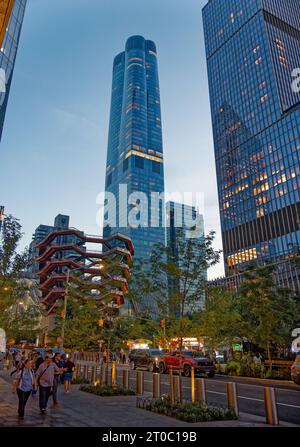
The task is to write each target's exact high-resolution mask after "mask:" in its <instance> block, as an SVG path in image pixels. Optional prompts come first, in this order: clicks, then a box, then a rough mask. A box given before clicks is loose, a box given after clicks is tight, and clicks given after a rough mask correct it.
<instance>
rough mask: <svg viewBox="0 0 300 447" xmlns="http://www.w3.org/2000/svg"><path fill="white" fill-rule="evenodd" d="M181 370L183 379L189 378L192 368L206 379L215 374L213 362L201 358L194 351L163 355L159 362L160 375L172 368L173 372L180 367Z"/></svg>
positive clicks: (201, 356) (200, 355) (199, 354)
mask: <svg viewBox="0 0 300 447" xmlns="http://www.w3.org/2000/svg"><path fill="white" fill-rule="evenodd" d="M180 358H181V367H182V368H183V370H182V374H183V375H184V376H185V377H190V376H191V370H192V368H194V371H195V375H196V374H206V375H208V377H214V376H215V373H216V367H215V362H214V361H213V360H211V359H209V358H206V357H203V354H201V353H199V352H194V351H183V352H182V353H180V352H179V351H174V352H172V353H170V354H167V355H164V356H162V357H161V358H160V361H159V371H160V373H162V374H163V373H167V372H168V371H169V369H170V367H171V366H172V367H173V368H174V370H176V369H178V368H179V367H180Z"/></svg>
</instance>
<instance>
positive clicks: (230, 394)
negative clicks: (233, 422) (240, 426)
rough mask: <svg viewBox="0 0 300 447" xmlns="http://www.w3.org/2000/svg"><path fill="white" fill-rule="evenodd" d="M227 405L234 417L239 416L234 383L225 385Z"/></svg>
mask: <svg viewBox="0 0 300 447" xmlns="http://www.w3.org/2000/svg"><path fill="white" fill-rule="evenodd" d="M227 403H228V408H229V409H230V410H233V411H234V412H235V414H236V416H238V415H239V406H238V399H237V386H236V383H233V382H228V383H227Z"/></svg>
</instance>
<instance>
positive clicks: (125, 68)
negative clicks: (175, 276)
mask: <svg viewBox="0 0 300 447" xmlns="http://www.w3.org/2000/svg"><path fill="white" fill-rule="evenodd" d="M105 192H106V208H105V214H104V235H105V236H108V235H109V234H111V233H115V232H120V233H123V234H127V235H128V236H130V237H131V238H132V240H133V243H134V246H135V257H136V258H145V257H148V256H149V254H150V253H151V250H152V249H153V246H154V245H155V244H156V243H164V240H165V236H164V226H163V206H164V204H163V200H158V201H153V200H152V201H151V193H152V192H155V193H159V194H161V193H163V192H164V166H163V143H162V124H161V107H160V91H159V80H158V64H157V51H156V46H155V44H154V42H152V41H151V40H145V39H144V38H143V37H141V36H132V37H130V38H129V39H128V40H127V42H126V49H125V52H122V53H120V54H118V55H117V56H116V57H115V59H114V64H113V81H112V97H111V112H110V126H109V138H108V150H107V166H106V184H105ZM109 193H111V194H114V197H115V200H116V201H115V203H114V202H113V200H110V199H109V196H110V195H109ZM114 217H115V219H114ZM111 219H112V220H111Z"/></svg>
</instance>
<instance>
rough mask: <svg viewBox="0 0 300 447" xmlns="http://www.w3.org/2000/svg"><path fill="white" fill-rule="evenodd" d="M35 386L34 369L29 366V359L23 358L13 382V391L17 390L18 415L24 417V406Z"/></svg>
mask: <svg viewBox="0 0 300 447" xmlns="http://www.w3.org/2000/svg"><path fill="white" fill-rule="evenodd" d="M35 388H36V382H35V377H34V371H33V370H32V368H31V360H25V362H24V364H23V365H22V367H21V368H20V369H19V372H18V376H17V378H16V380H15V381H14V384H13V393H15V392H16V391H17V395H18V399H19V406H18V416H19V418H20V419H24V415H25V406H26V404H27V401H28V399H29V396H30V395H31V393H32V391H33V390H35Z"/></svg>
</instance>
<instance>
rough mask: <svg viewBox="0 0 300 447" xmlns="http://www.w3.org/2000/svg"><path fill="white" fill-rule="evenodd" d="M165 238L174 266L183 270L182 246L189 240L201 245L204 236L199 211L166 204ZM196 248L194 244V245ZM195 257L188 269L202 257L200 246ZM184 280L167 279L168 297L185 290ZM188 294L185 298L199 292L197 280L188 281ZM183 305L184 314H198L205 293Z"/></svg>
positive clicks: (202, 306)
mask: <svg viewBox="0 0 300 447" xmlns="http://www.w3.org/2000/svg"><path fill="white" fill-rule="evenodd" d="M166 224H167V225H166V227H167V228H166V236H167V247H168V249H169V250H170V253H171V254H172V257H173V259H174V260H176V264H177V265H178V266H179V267H180V268H182V269H183V270H184V267H183V264H184V261H185V260H186V259H187V257H188V256H187V254H186V253H181V249H182V246H183V245H185V244H187V241H188V240H189V239H191V238H193V239H194V240H196V243H199V244H203V242H204V238H205V234H204V217H203V215H202V214H199V211H198V210H197V209H196V208H195V207H194V206H190V205H187V204H184V203H177V202H173V201H171V202H168V203H167V204H166ZM195 247H196V244H195ZM193 250H194V254H195V257H193V258H192V260H191V262H190V266H189V268H190V267H191V266H192V265H193V263H194V264H195V263H196V262H198V259H199V257H200V256H201V255H202V253H201V251H200V246H197V249H195V248H194V249H193ZM173 262H174V261H173ZM201 276H202V281H203V284H205V283H206V281H207V269H206V268H205V269H203V271H202V275H201ZM183 282H184V280H178V281H174V280H172V278H169V279H168V287H169V293H170V296H171V295H172V294H173V293H174V292H175V291H180V292H181V293H182V292H183V291H184V290H185V287H186V285H185V284H183ZM188 288H189V293H188V294H187V296H192V295H193V294H195V293H196V292H197V290H199V279H197V280H195V281H194V282H193V281H192V280H190V281H189V285H188ZM191 301H192V302H191V303H189V304H186V305H185V309H184V312H185V314H192V313H193V312H199V311H201V310H202V309H203V308H204V305H205V292H204V290H203V293H202V294H200V295H199V298H198V300H197V301H193V300H191ZM175 315H176V316H177V317H179V316H180V314H179V312H178V311H177V312H176V311H175Z"/></svg>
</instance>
